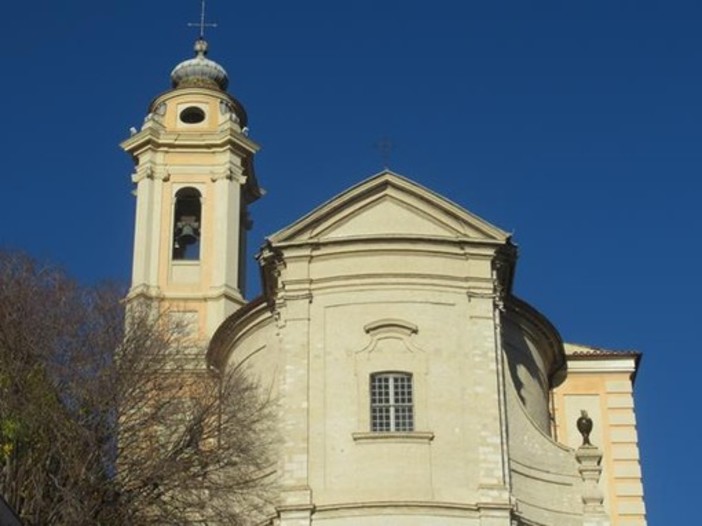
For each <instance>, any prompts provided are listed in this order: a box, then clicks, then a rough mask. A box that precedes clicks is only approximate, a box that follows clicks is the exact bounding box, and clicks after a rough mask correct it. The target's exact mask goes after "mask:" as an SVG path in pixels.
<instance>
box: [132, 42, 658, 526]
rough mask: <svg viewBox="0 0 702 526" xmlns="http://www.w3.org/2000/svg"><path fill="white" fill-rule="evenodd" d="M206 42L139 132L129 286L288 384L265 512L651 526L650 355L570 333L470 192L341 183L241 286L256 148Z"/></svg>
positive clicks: (503, 525)
mask: <svg viewBox="0 0 702 526" xmlns="http://www.w3.org/2000/svg"><path fill="white" fill-rule="evenodd" d="M207 51H208V49H207V43H206V42H205V40H203V39H202V38H200V39H199V40H198V41H197V42H196V45H195V52H196V53H195V57H194V58H191V59H189V60H185V61H184V62H181V63H180V64H178V65H177V66H176V67H175V69H174V70H173V72H172V74H171V81H172V88H171V89H169V90H168V91H166V92H165V93H162V94H161V95H158V96H157V97H156V98H155V100H154V101H153V102H152V103H151V105H150V107H149V109H148V113H147V115H146V118H145V121H144V124H143V126H142V127H141V129H140V130H138V131H136V132H135V133H134V134H133V135H132V136H131V137H129V138H128V139H126V140H125V141H124V142H123V143H122V148H123V149H124V150H125V151H126V152H127V153H129V154H130V155H131V156H132V158H133V159H134V160H135V172H134V175H133V182H134V183H135V185H136V226H135V244H134V260H133V280H132V285H131V289H130V293H129V297H128V298H129V299H135V298H153V299H158V300H159V301H162V302H165V304H167V305H168V306H169V309H170V310H171V311H172V313H173V314H174V315H176V316H177V317H178V318H179V320H180V321H181V322H183V323H186V324H189V326H190V327H192V330H193V331H194V332H195V333H196V334H197V335H198V336H199V338H201V339H202V341H203V342H204V344H205V346H206V348H207V353H206V356H203V358H202V359H203V361H204V363H206V364H207V366H209V367H212V368H215V369H217V370H225V369H226V368H228V367H233V366H234V364H239V363H242V362H246V363H247V366H248V367H249V370H250V371H251V373H252V374H255V375H257V377H258V378H259V379H260V382H261V383H262V385H264V386H266V388H267V389H269V390H270V392H271V393H272V394H273V396H274V397H275V399H276V401H277V404H279V410H278V412H277V415H278V422H277V428H278V430H279V432H280V436H281V437H282V438H281V441H280V444H279V451H278V452H277V458H278V464H277V472H276V477H277V484H278V488H279V491H278V494H277V496H276V501H275V503H274V506H273V507H272V508H271V514H270V518H269V522H267V523H266V524H268V525H270V526H273V525H275V526H313V525H314V526H518V525H520V526H521V525H523V526H527V525H529V526H537V525H538V526H605V525H611V526H643V525H645V524H646V518H645V507H644V499H643V488H642V481H641V470H640V464H639V449H638V443H637V431H636V419H635V414H634V400H633V396H632V390H633V383H634V379H635V376H636V370H637V366H638V362H639V358H640V355H639V354H638V353H636V352H617V351H611V350H606V349H601V348H597V347H590V346H584V345H576V344H569V343H566V342H564V341H563V340H562V338H561V336H560V334H559V333H558V330H557V329H556V328H555V327H554V326H553V325H552V324H551V323H550V322H549V320H548V319H547V318H546V317H545V316H544V315H543V314H542V313H540V312H538V311H537V310H536V309H535V308H534V307H532V306H531V305H529V303H527V302H526V301H525V300H523V299H521V298H518V297H516V296H515V295H514V294H513V292H512V288H513V278H514V274H515V265H516V262H517V257H516V256H517V250H516V246H515V245H514V244H513V242H512V238H511V235H510V234H509V233H507V232H504V231H503V230H501V229H499V228H497V227H496V226H494V225H492V224H490V223H489V222H488V221H486V220H485V219H482V218H480V217H477V216H476V215H474V214H472V213H471V212H469V211H468V210H465V209H464V208H462V207H461V206H460V205H459V204H456V203H453V202H451V201H450V200H448V199H446V198H445V197H443V196H441V195H438V194H436V193H435V192H433V191H432V190H431V189H429V188H425V187H423V186H421V185H419V184H417V183H416V182H414V181H412V180H410V179H407V178H406V177H403V176H402V175H400V174H397V173H394V172H392V171H389V170H385V171H383V172H381V173H378V174H375V175H372V176H370V177H367V178H365V179H363V180H361V181H360V182H359V183H358V184H356V185H355V186H353V187H351V188H348V189H342V188H340V189H339V190H340V193H339V194H338V195H336V196H334V197H331V198H330V199H329V200H328V201H327V202H326V203H323V204H321V205H320V206H318V207H317V208H315V209H314V210H312V211H311V212H309V213H308V214H307V215H305V216H304V217H302V218H300V219H297V220H296V221H294V222H293V223H292V224H290V225H289V226H288V227H286V228H284V229H282V230H280V231H278V232H276V233H273V234H271V235H270V236H268V237H267V238H266V239H265V240H264V241H263V246H262V248H261V250H260V251H259V252H258V255H257V257H256V262H257V264H258V266H259V267H260V273H261V276H262V287H261V288H262V290H263V292H262V294H261V295H260V296H259V297H257V298H255V299H250V300H248V299H246V298H244V296H243V293H242V290H243V283H244V282H245V271H246V266H247V262H246V243H247V239H246V238H247V231H248V229H249V228H250V224H251V223H250V221H251V220H250V218H249V210H248V209H249V205H250V204H251V203H253V202H254V201H256V200H257V199H259V198H260V197H262V191H261V189H260V187H259V185H258V182H257V177H256V173H255V170H254V156H255V154H256V152H257V150H258V149H259V147H258V145H257V144H256V143H255V142H254V141H253V140H252V138H250V137H249V136H248V128H247V115H246V111H245V110H244V107H243V105H242V104H241V103H240V102H239V101H238V100H237V99H236V98H234V97H233V96H232V95H231V94H229V92H228V91H227V89H228V77H227V74H226V72H225V70H224V68H222V66H220V65H219V64H217V63H216V62H214V61H212V60H211V59H209V58H208V57H207ZM271 154H272V155H275V152H271ZM268 179H269V180H270V181H271V182H270V186H271V191H273V192H275V179H274V177H273V176H268ZM254 241H255V242H256V243H260V241H259V240H254ZM251 263H254V262H251ZM249 266H251V265H249Z"/></svg>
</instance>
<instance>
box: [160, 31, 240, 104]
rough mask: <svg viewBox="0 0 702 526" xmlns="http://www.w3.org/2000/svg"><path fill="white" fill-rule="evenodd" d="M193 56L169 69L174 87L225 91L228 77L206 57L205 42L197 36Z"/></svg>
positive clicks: (221, 68)
mask: <svg viewBox="0 0 702 526" xmlns="http://www.w3.org/2000/svg"><path fill="white" fill-rule="evenodd" d="M195 53H196V56H195V58H191V59H188V60H185V61H183V62H181V63H180V64H178V65H177V66H176V67H175V68H173V71H171V82H172V84H173V87H174V88H187V87H205V88H217V89H220V90H222V91H226V89H227V86H228V85H229V77H227V72H226V71H225V70H224V68H223V67H222V66H220V65H219V64H217V63H216V62H215V61H214V60H210V59H208V58H207V56H206V55H207V42H206V41H205V40H204V39H202V38H199V39H197V41H196V42H195Z"/></svg>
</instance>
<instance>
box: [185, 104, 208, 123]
mask: <svg viewBox="0 0 702 526" xmlns="http://www.w3.org/2000/svg"><path fill="white" fill-rule="evenodd" d="M204 120H205V111H204V110H203V109H202V108H198V107H197V106H188V107H187V108H185V109H184V110H183V111H181V112H180V121H181V122H184V123H185V124H198V123H200V122H202V121H204Z"/></svg>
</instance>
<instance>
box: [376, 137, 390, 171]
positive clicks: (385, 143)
mask: <svg viewBox="0 0 702 526" xmlns="http://www.w3.org/2000/svg"><path fill="white" fill-rule="evenodd" d="M394 146H395V145H394V144H393V143H392V141H391V140H390V139H388V138H387V137H383V138H382V139H380V140H379V141H378V142H376V143H375V147H376V148H377V149H378V151H379V152H380V158H381V159H382V161H383V168H385V169H386V170H387V169H389V168H390V154H391V153H392V150H393V147H394Z"/></svg>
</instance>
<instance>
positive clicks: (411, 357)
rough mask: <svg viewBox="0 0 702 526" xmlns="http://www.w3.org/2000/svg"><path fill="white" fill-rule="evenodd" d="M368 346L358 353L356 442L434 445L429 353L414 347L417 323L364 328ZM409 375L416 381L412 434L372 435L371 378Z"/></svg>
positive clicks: (385, 322) (389, 322) (396, 322)
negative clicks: (429, 402)
mask: <svg viewBox="0 0 702 526" xmlns="http://www.w3.org/2000/svg"><path fill="white" fill-rule="evenodd" d="M364 330H365V332H366V334H368V336H369V342H368V344H367V345H366V346H365V347H363V348H362V349H359V350H358V351H356V352H355V356H354V368H355V375H356V389H357V400H358V410H357V414H358V415H359V416H358V429H359V431H358V432H355V433H353V434H352V437H353V439H354V441H356V442H368V441H372V442H374V441H383V442H408V441H409V442H416V441H420V442H430V441H431V440H433V438H434V433H432V432H431V431H427V429H428V414H427V373H428V360H427V355H426V352H425V351H424V350H423V349H421V348H420V347H418V346H416V345H415V344H414V343H413V341H412V340H413V338H414V336H415V335H416V334H417V332H418V331H419V329H418V327H417V326H416V325H414V324H413V323H410V322H407V321H405V320H400V319H395V318H385V319H381V320H377V321H374V322H372V323H368V324H367V325H365V326H364ZM392 373H401V374H408V375H410V376H411V378H412V397H413V400H412V402H413V418H414V427H413V430H412V431H371V396H370V385H371V384H370V382H371V380H370V379H371V375H375V374H392Z"/></svg>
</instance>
